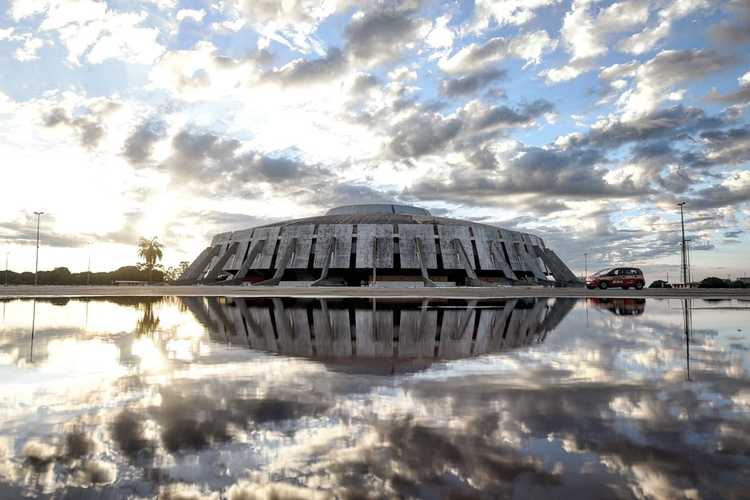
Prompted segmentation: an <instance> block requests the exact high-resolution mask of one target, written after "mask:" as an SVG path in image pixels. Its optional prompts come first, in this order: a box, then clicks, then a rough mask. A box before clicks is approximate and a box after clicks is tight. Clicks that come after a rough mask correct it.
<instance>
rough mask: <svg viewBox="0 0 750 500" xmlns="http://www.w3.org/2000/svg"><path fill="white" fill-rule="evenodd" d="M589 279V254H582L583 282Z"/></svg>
mask: <svg viewBox="0 0 750 500" xmlns="http://www.w3.org/2000/svg"><path fill="white" fill-rule="evenodd" d="M588 278H589V254H588V253H587V252H583V281H586V280H587V279H588Z"/></svg>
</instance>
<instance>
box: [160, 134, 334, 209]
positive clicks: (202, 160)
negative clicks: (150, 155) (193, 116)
mask: <svg viewBox="0 0 750 500" xmlns="http://www.w3.org/2000/svg"><path fill="white" fill-rule="evenodd" d="M157 168H158V169H159V170H161V171H165V172H167V173H169V174H170V176H171V178H172V181H173V182H174V183H176V184H177V185H182V186H190V187H192V188H194V189H198V190H201V191H203V192H205V193H207V194H210V193H221V194H222V195H225V196H226V195H233V196H247V194H248V193H258V192H263V193H264V194H273V195H275V196H285V195H290V194H292V193H295V195H296V196H297V197H298V200H297V201H300V202H301V201H303V198H304V197H307V196H311V193H312V192H314V191H315V190H317V189H320V186H321V185H322V184H324V183H326V182H331V180H332V179H333V177H334V175H333V173H332V172H331V171H330V170H328V169H326V168H322V167H320V166H317V165H309V164H306V163H304V162H301V161H299V160H296V159H292V158H288V157H285V156H281V155H278V156H277V155H273V156H271V155H267V154H264V153H260V152H257V151H253V150H250V149H248V148H247V147H245V146H244V145H243V143H242V142H240V141H238V140H236V139H229V138H224V137H221V136H219V135H216V134H214V133H211V132H202V131H196V130H189V129H183V130H181V131H179V132H178V133H177V134H175V135H174V137H172V153H171V155H170V156H169V157H168V158H166V159H165V160H164V161H163V162H162V163H161V164H160V165H158V167H157Z"/></svg>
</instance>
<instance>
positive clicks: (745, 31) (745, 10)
mask: <svg viewBox="0 0 750 500" xmlns="http://www.w3.org/2000/svg"><path fill="white" fill-rule="evenodd" d="M724 9H725V10H726V12H727V14H728V17H729V18H730V19H731V20H730V21H725V22H722V23H719V24H716V25H714V26H711V28H710V30H709V34H710V35H711V37H712V38H713V40H714V41H715V42H716V43H719V44H722V45H737V44H743V43H747V42H749V41H750V4H748V3H747V2H746V1H744V0H730V1H729V2H728V3H727V4H725V6H724Z"/></svg>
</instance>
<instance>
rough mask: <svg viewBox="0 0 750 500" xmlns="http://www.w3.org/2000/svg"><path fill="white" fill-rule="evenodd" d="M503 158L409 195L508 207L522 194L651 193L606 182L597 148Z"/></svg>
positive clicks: (525, 151)
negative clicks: (495, 163)
mask: <svg viewBox="0 0 750 500" xmlns="http://www.w3.org/2000/svg"><path fill="white" fill-rule="evenodd" d="M498 160H499V161H498V162H497V167H496V168H495V169H494V170H488V169H479V170H468V169H461V170H459V169H454V170H452V171H451V172H450V173H449V174H448V176H447V177H445V176H438V177H436V178H435V177H426V178H423V179H420V180H419V181H418V182H416V183H415V184H414V185H412V186H410V187H409V190H408V192H409V194H410V195H412V196H415V197H417V198H419V199H425V200H437V199H443V200H450V201H454V202H458V203H466V204H471V205H480V204H489V203H508V202H509V200H507V199H506V197H508V196H518V195H538V196H544V197H548V196H564V197H567V198H573V199H575V198H579V199H589V198H597V197H601V198H604V197H624V198H627V197H636V196H640V195H644V194H646V193H648V192H649V189H648V187H644V186H637V185H636V184H635V183H634V182H633V181H632V179H628V178H625V179H622V180H620V182H617V183H609V182H607V181H605V174H606V172H607V170H606V169H605V168H604V167H603V165H604V164H605V157H604V156H603V154H602V153H601V152H599V151H597V150H594V149H588V150H586V149H579V150H574V151H562V150H555V149H543V148H535V147H523V148H520V149H518V150H515V151H513V152H512V153H511V154H506V155H503V157H501V158H499V159H498ZM511 203H512V202H511Z"/></svg>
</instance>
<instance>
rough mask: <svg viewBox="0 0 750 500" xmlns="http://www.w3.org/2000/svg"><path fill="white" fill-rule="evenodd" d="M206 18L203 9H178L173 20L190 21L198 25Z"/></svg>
mask: <svg viewBox="0 0 750 500" xmlns="http://www.w3.org/2000/svg"><path fill="white" fill-rule="evenodd" d="M204 17H206V11H205V10H203V9H197V10H196V9H180V10H178V11H177V15H176V16H175V19H177V20H178V21H184V20H185V19H192V20H193V21H195V22H197V23H199V22H201V21H202V20H203V18H204Z"/></svg>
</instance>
